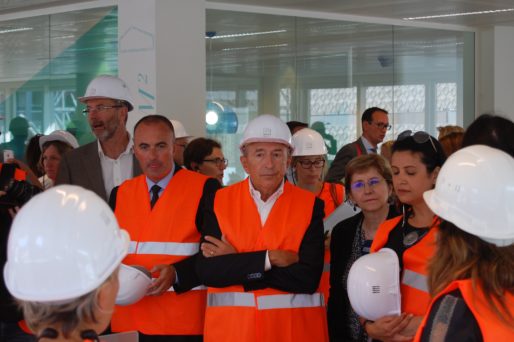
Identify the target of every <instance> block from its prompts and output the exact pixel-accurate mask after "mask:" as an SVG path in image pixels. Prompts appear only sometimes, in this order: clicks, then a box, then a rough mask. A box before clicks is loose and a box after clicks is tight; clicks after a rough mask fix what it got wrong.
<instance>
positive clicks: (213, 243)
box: [200, 235, 237, 258]
mask: <svg viewBox="0 0 514 342" xmlns="http://www.w3.org/2000/svg"><path fill="white" fill-rule="evenodd" d="M205 241H207V242H203V243H202V244H201V246H200V249H201V250H202V254H203V256H204V257H206V258H211V257H215V256H220V255H225V254H235V253H237V251H236V249H235V248H234V247H233V246H232V245H231V244H229V243H228V242H227V241H226V240H225V237H224V236H222V237H221V240H220V239H216V238H215V237H213V236H209V235H206V236H205Z"/></svg>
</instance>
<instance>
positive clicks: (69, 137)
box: [39, 130, 79, 150]
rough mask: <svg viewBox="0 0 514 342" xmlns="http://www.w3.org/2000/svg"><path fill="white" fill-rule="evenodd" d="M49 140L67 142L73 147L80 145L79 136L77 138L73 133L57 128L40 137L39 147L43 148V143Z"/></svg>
mask: <svg viewBox="0 0 514 342" xmlns="http://www.w3.org/2000/svg"><path fill="white" fill-rule="evenodd" d="M49 141H62V142H63V143H66V144H68V145H70V146H71V147H73V148H77V147H79V143H78V141H77V138H75V137H74V136H73V134H71V133H70V132H68V131H63V130H57V131H53V132H52V133H50V134H48V135H43V136H42V137H41V138H39V148H41V150H43V145H44V144H45V143H47V142H49Z"/></svg>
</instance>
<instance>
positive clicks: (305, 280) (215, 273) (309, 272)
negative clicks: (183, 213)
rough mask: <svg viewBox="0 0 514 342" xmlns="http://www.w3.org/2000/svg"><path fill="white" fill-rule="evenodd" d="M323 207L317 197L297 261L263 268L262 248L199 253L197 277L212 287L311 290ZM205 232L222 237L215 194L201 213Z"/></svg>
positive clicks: (319, 264) (316, 276)
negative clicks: (231, 252) (217, 254)
mask: <svg viewBox="0 0 514 342" xmlns="http://www.w3.org/2000/svg"><path fill="white" fill-rule="evenodd" d="M234 205H237V203H234ZM323 210H324V203H323V201H321V200H320V199H319V198H316V201H315V202H314V208H313V213H312V218H311V222H310V224H309V227H308V228H307V231H306V232H305V235H304V237H303V240H302V242H301V244H300V249H299V252H298V256H299V258H300V262H298V263H295V264H292V265H290V266H287V267H273V268H272V269H271V270H269V271H264V266H265V259H266V251H265V250H262V251H255V252H245V253H236V254H227V255H221V256H218V257H214V258H205V257H204V256H203V255H202V254H201V253H200V256H199V258H198V260H197V264H196V268H197V272H198V275H199V276H200V279H201V280H202V282H203V283H204V284H205V285H207V286H212V287H227V286H230V285H242V286H243V287H244V289H245V291H251V290H260V289H265V288H274V289H278V290H282V291H286V292H292V293H314V292H315V291H316V289H317V287H318V284H319V280H320V277H321V271H322V268H323V251H324V248H323V216H324V211H323ZM206 235H210V236H214V237H216V238H218V239H221V230H220V227H219V223H218V219H217V218H216V214H215V213H214V196H211V197H210V198H208V199H207V206H206V211H205V213H204V223H203V228H202V236H203V237H205V236H206ZM202 241H205V240H204V239H202Z"/></svg>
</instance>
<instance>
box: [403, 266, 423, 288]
mask: <svg viewBox="0 0 514 342" xmlns="http://www.w3.org/2000/svg"><path fill="white" fill-rule="evenodd" d="M402 283H403V284H404V285H407V286H410V287H413V288H415V289H418V290H420V291H423V292H427V293H428V283H427V276H426V275H423V274H421V273H417V272H414V271H410V270H404V271H403V278H402Z"/></svg>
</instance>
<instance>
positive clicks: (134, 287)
mask: <svg viewBox="0 0 514 342" xmlns="http://www.w3.org/2000/svg"><path fill="white" fill-rule="evenodd" d="M118 279H119V283H120V289H119V290H118V295H117V296H116V304H117V305H130V304H134V303H137V302H138V301H139V300H140V299H141V298H143V297H144V296H145V294H146V290H147V289H148V286H150V284H151V283H152V275H151V273H150V272H149V271H148V270H147V269H146V268H144V267H143V266H139V265H130V266H129V265H125V264H121V266H120V272H119V273H118Z"/></svg>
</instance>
